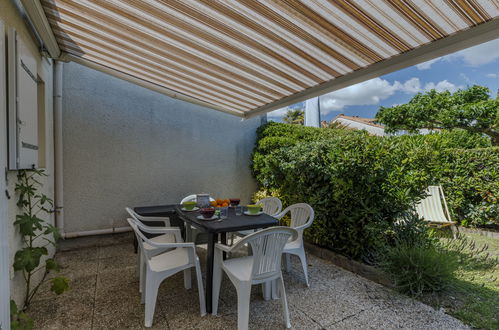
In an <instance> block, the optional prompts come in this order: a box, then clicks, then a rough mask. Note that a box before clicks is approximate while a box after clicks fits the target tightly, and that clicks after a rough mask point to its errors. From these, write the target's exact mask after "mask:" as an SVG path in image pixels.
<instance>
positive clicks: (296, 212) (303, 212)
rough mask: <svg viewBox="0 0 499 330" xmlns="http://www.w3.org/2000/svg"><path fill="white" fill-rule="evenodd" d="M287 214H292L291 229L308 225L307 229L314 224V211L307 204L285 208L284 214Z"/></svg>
mask: <svg viewBox="0 0 499 330" xmlns="http://www.w3.org/2000/svg"><path fill="white" fill-rule="evenodd" d="M287 212H290V213H291V223H290V227H292V228H296V227H300V226H303V225H306V228H308V227H310V226H311V225H312V223H313V222H314V216H315V214H314V209H313V208H312V206H310V205H308V204H307V203H297V204H293V205H291V206H288V207H287V208H285V209H284V211H283V212H282V213H283V214H286V213H287Z"/></svg>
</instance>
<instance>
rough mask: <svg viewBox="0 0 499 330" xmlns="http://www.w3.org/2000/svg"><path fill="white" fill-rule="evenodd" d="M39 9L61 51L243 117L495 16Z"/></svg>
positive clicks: (126, 0)
mask: <svg viewBox="0 0 499 330" xmlns="http://www.w3.org/2000/svg"><path fill="white" fill-rule="evenodd" d="M41 3H42V5H43V9H44V12H45V15H46V17H47V18H48V21H49V23H50V26H51V28H52V31H53V32H54V35H55V37H56V39H57V42H58V44H59V47H60V48H61V50H62V51H64V52H67V53H69V54H71V55H73V56H76V57H78V58H82V59H85V60H88V61H90V62H95V63H96V64H99V65H102V66H105V67H108V68H111V69H114V70H117V71H119V72H122V73H125V74H128V75H130V76H133V77H135V78H139V79H141V80H144V81H147V82H149V83H153V84H156V85H158V86H161V87H164V88H167V89H170V90H172V91H175V92H177V93H181V94H183V95H187V96H189V97H191V98H193V99H196V100H200V101H203V102H205V103H206V104H208V105H209V106H211V107H213V108H215V109H219V110H223V111H226V112H230V113H233V114H236V115H240V116H242V117H248V116H251V115H253V114H256V113H262V112H266V111H269V110H273V109H275V108H276V107H278V106H282V105H285V104H286V103H288V104H289V103H291V102H294V101H297V100H300V99H304V98H306V96H307V91H311V90H314V91H315V94H318V93H319V91H320V90H321V89H320V88H321V86H329V87H328V88H329V89H328V88H324V89H323V90H322V91H323V92H326V91H328V90H333V89H334V82H335V81H337V79H339V78H341V77H347V76H348V75H350V74H352V73H354V72H356V71H359V70H362V69H365V68H368V67H370V66H372V65H374V64H376V63H380V62H383V61H387V60H389V59H392V58H394V57H396V56H400V54H404V53H407V52H410V51H412V50H414V49H417V48H418V47H421V46H423V45H427V44H430V43H432V42H435V41H438V40H441V39H445V38H447V37H448V36H452V35H454V34H457V33H460V32H461V31H466V30H470V29H473V28H475V27H477V26H479V25H481V24H489V23H486V22H488V21H496V23H497V19H498V16H499V1H498V0H336V1H333V0H330V1H327V0H302V1H299V0H261V1H257V0H239V1H236V0H178V1H176V0H41ZM496 25H497V24H496Z"/></svg>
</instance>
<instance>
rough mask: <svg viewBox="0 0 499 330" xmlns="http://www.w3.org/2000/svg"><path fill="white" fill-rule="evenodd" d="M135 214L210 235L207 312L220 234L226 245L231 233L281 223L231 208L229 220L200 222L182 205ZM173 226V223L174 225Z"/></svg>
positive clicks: (166, 206) (267, 217)
mask: <svg viewBox="0 0 499 330" xmlns="http://www.w3.org/2000/svg"><path fill="white" fill-rule="evenodd" d="M134 210H135V212H137V213H138V214H140V215H143V216H149V217H154V216H157V217H165V216H167V217H172V216H173V217H175V218H177V217H178V219H180V220H182V221H183V222H185V223H186V226H185V227H186V231H187V232H188V231H189V230H190V226H189V225H192V226H193V227H195V228H197V229H199V230H200V231H202V232H205V233H207V234H208V252H207V256H206V311H207V312H208V313H211V312H212V295H213V262H214V253H215V243H216V242H217V241H218V234H221V236H222V242H223V243H225V235H226V234H227V233H231V232H238V231H241V230H250V229H260V228H267V227H272V226H276V225H278V224H279V221H278V220H277V219H276V218H274V217H271V216H270V215H267V214H265V213H262V214H260V215H256V216H255V215H252V216H248V215H240V216H237V215H236V213H235V211H234V209H233V208H229V214H228V217H227V219H223V220H221V221H217V220H199V219H197V216H199V215H200V214H199V212H196V211H194V212H193V211H183V210H182V208H181V206H180V205H159V206H148V207H136V208H134ZM172 225H173V223H172Z"/></svg>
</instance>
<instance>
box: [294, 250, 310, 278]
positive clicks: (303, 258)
mask: <svg viewBox="0 0 499 330" xmlns="http://www.w3.org/2000/svg"><path fill="white" fill-rule="evenodd" d="M296 255H297V256H298V257H299V258H300V262H301V266H302V268H303V275H304V276H305V283H306V284H307V286H310V285H309V284H308V265H307V256H306V255H305V250H304V249H302V250H300V252H299V253H297V254H296Z"/></svg>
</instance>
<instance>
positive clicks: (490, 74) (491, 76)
mask: <svg viewBox="0 0 499 330" xmlns="http://www.w3.org/2000/svg"><path fill="white" fill-rule="evenodd" d="M485 77H487V78H499V74H497V73H487V74H486V75H485Z"/></svg>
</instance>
